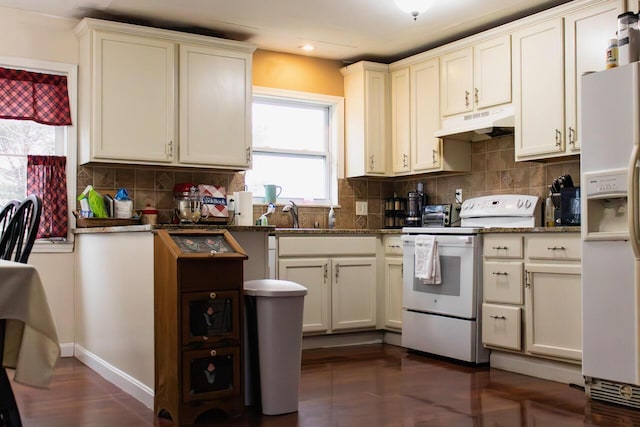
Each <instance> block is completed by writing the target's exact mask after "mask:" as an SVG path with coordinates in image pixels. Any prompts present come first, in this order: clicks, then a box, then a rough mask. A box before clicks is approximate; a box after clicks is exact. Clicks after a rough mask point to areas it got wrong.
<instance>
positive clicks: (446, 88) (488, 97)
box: [440, 35, 511, 116]
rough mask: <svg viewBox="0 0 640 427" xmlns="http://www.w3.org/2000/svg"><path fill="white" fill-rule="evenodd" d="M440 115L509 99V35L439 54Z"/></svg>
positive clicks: (487, 105) (471, 109) (483, 106)
mask: <svg viewBox="0 0 640 427" xmlns="http://www.w3.org/2000/svg"><path fill="white" fill-rule="evenodd" d="M440 61H441V65H440V73H441V80H440V83H441V86H440V97H441V99H440V102H441V107H442V115H443V116H450V115H454V114H460V113H466V112H470V111H473V110H476V109H483V108H487V107H492V106H494V105H500V104H505V103H509V102H511V38H510V36H509V35H504V36H500V37H496V38H494V39H491V40H486V41H483V42H480V43H478V44H476V45H474V46H469V47H465V48H463V49H459V50H456V51H454V52H450V53H447V54H444V55H442V57H441V58H440Z"/></svg>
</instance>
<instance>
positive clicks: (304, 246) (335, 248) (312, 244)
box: [278, 236, 377, 256]
mask: <svg viewBox="0 0 640 427" xmlns="http://www.w3.org/2000/svg"><path fill="white" fill-rule="evenodd" d="M376 239H377V237H375V236H362V237H361V236H330V237H319V236H299V237H292V236H288V237H278V255H279V256H306V255H310V256H316V255H325V256H340V255H365V254H367V255H369V254H372V255H375V253H376Z"/></svg>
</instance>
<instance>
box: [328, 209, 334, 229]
mask: <svg viewBox="0 0 640 427" xmlns="http://www.w3.org/2000/svg"><path fill="white" fill-rule="evenodd" d="M329 228H331V229H333V228H336V214H335V213H334V212H333V206H331V209H329Z"/></svg>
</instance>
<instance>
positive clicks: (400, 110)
mask: <svg viewBox="0 0 640 427" xmlns="http://www.w3.org/2000/svg"><path fill="white" fill-rule="evenodd" d="M410 91H411V86H410V84H409V68H401V69H399V70H395V71H393V72H391V147H392V150H391V151H392V163H391V165H392V172H393V173H394V174H401V173H407V172H410V171H411V114H410V112H409V109H410V99H409V98H410V93H411V92H410Z"/></svg>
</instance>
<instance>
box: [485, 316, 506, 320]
mask: <svg viewBox="0 0 640 427" xmlns="http://www.w3.org/2000/svg"><path fill="white" fill-rule="evenodd" d="M489 317H490V318H492V319H501V320H507V317H506V316H495V315H491V316H489Z"/></svg>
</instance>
